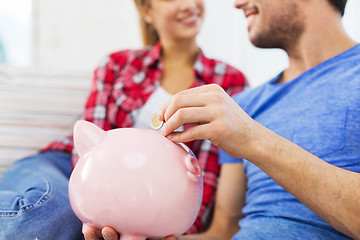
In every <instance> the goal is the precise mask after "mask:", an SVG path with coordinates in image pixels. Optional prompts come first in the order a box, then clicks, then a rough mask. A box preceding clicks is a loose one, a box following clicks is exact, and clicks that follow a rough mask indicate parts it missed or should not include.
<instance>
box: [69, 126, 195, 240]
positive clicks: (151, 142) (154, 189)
mask: <svg viewBox="0 0 360 240" xmlns="http://www.w3.org/2000/svg"><path fill="white" fill-rule="evenodd" d="M74 143H75V148H76V150H77V152H78V154H79V156H80V159H79V162H78V163H77V165H76V167H75V168H74V171H73V172H72V174H71V177H70V182H69V196H70V203H71V207H72V209H73V210H74V212H75V214H76V216H77V217H78V218H79V219H80V220H81V221H82V222H83V223H84V227H85V228H86V227H93V228H96V229H101V228H103V227H105V226H110V227H112V228H114V229H115V230H116V231H117V232H118V233H120V239H121V240H145V239H146V238H158V237H165V236H169V235H180V234H183V233H184V232H186V231H187V230H188V229H189V228H190V227H191V225H192V224H193V222H194V221H195V219H196V216H197V214H198V211H199V208H200V204H201V198H202V175H201V169H200V166H199V163H198V161H197V160H196V158H195V156H194V155H193V154H192V153H191V151H189V150H185V149H186V147H185V148H184V147H182V146H181V145H179V144H175V143H173V142H171V141H170V140H168V139H167V138H165V137H163V136H162V135H161V134H160V133H158V132H156V131H152V130H145V129H135V128H120V129H114V130H110V131H103V130H102V129H100V128H98V127H97V126H96V125H94V124H92V123H90V122H86V121H82V120H80V121H78V122H77V123H76V124H75V128H74Z"/></svg>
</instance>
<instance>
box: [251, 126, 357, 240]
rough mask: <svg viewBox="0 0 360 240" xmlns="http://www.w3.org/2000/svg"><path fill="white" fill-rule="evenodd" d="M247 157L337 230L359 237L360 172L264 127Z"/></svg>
mask: <svg viewBox="0 0 360 240" xmlns="http://www.w3.org/2000/svg"><path fill="white" fill-rule="evenodd" d="M265 133H266V134H265V135H263V138H262V139H261V142H260V141H259V142H257V143H256V144H254V147H253V149H254V150H253V151H252V154H251V156H249V157H248V160H249V161H251V162H252V163H254V164H255V165H257V166H258V167H259V168H260V169H262V170H263V171H264V172H266V173H267V174H268V175H269V176H270V177H271V178H272V179H273V180H274V181H275V182H277V183H278V184H279V185H281V186H282V187H283V188H284V189H285V190H287V191H288V192H289V193H291V194H292V195H293V196H295V197H296V198H297V199H298V200H299V201H301V202H302V203H304V204H305V205H306V206H307V207H309V208H310V209H311V210H312V211H313V212H315V213H316V214H317V215H318V216H320V217H321V218H323V219H324V220H325V221H327V222H328V223H329V224H331V225H332V226H333V227H334V228H336V229H337V230H339V231H341V232H343V233H345V234H347V235H349V236H351V237H353V238H356V239H359V238H360V208H359V206H360V191H359V189H360V174H359V173H355V172H351V171H347V170H344V169H341V168H338V167H336V166H333V165H331V164H329V163H327V162H325V161H323V160H321V159H320V158H318V157H316V156H314V155H313V154H311V153H309V152H307V151H305V150H304V149H302V148H301V147H299V146H298V145H296V144H294V143H292V142H290V141H288V140H286V139H284V138H282V137H280V136H279V135H276V134H275V133H273V132H271V131H270V130H265Z"/></svg>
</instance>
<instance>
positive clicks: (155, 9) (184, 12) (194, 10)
mask: <svg viewBox="0 0 360 240" xmlns="http://www.w3.org/2000/svg"><path fill="white" fill-rule="evenodd" d="M144 18H145V21H147V22H148V23H150V24H151V25H153V26H154V28H155V29H156V31H157V32H158V34H159V37H160V40H161V41H164V40H167V41H169V40H172V41H178V40H180V41H181V40H192V39H195V37H196V36H197V34H198V33H199V32H200V28H201V25H202V21H203V18H204V3H203V0H150V7H149V8H148V9H146V10H145V14H144Z"/></svg>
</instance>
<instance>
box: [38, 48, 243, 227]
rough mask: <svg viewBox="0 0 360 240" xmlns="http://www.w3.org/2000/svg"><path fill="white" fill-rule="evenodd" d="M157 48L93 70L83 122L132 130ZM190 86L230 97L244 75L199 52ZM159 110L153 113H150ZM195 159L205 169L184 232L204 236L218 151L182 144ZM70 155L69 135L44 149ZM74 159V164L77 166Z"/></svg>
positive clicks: (153, 76) (158, 69) (149, 86)
mask: <svg viewBox="0 0 360 240" xmlns="http://www.w3.org/2000/svg"><path fill="white" fill-rule="evenodd" d="M160 53H161V45H160V44H157V45H156V46H155V47H150V48H145V49H141V50H125V51H119V52H115V53H113V54H111V55H110V56H109V57H108V58H107V59H106V61H105V62H104V64H103V65H102V66H100V67H99V68H97V69H96V70H95V73H94V77H93V84H92V87H91V92H90V95H89V97H88V100H87V103H86V107H85V111H84V114H83V118H84V119H85V120H87V121H90V122H93V123H95V124H96V125H97V126H99V127H100V128H102V129H104V130H110V129H114V128H123V127H132V126H133V124H134V119H136V117H137V113H138V111H136V110H137V109H139V108H140V107H142V106H143V105H144V104H145V102H146V101H147V99H148V98H149V96H150V95H151V94H152V93H153V92H154V90H155V88H156V84H157V83H158V82H159V80H160V77H161V74H162V70H163V64H162V59H161V54H160ZM194 74H195V76H196V80H195V83H194V84H193V86H192V87H197V86H200V85H204V84H210V83H216V84H218V85H220V86H221V87H223V88H224V90H225V91H226V92H227V93H228V94H229V95H233V94H235V93H238V92H240V91H241V90H243V89H244V87H245V86H246V85H247V80H246V78H245V76H244V75H243V74H242V73H241V72H239V71H238V70H237V69H235V68H234V67H231V66H229V65H227V64H225V63H223V62H221V61H217V60H213V59H209V58H207V57H205V55H204V54H203V53H202V52H201V51H200V53H199V54H198V56H197V59H196V62H195V64H194ZM157 110H158V109H154V112H155V111H157ZM186 144H187V145H188V146H189V147H190V148H191V149H192V151H193V152H194V153H195V155H196V156H197V158H198V160H199V163H200V166H201V168H202V170H203V183H204V188H203V198H202V205H201V208H200V212H199V215H198V217H197V219H196V220H195V223H194V225H193V226H192V227H191V228H190V229H189V231H188V232H187V233H195V232H201V231H204V230H205V229H206V228H207V227H208V225H209V223H210V220H211V215H212V214H211V213H212V209H213V206H214V199H215V190H216V185H217V179H218V176H219V168H220V167H219V164H218V149H217V147H216V146H214V145H212V144H211V143H210V142H209V141H207V140H197V141H193V142H189V143H186ZM46 150H62V151H67V152H72V151H73V141H72V136H69V137H68V138H66V139H64V140H63V141H57V142H53V143H52V144H50V145H49V146H48V147H46V148H44V149H43V151H46ZM76 161H77V160H76V155H75V156H74V157H73V163H76Z"/></svg>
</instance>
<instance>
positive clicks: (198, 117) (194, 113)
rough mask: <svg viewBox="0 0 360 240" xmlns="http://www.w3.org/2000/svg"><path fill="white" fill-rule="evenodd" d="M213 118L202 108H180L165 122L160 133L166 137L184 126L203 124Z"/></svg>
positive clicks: (210, 113)
mask: <svg viewBox="0 0 360 240" xmlns="http://www.w3.org/2000/svg"><path fill="white" fill-rule="evenodd" d="M213 117H214V114H213V113H212V112H211V111H208V109H205V108H203V107H188V108H181V109H179V110H177V111H176V112H175V113H174V114H173V115H172V116H171V117H170V118H169V119H168V120H167V121H166V123H165V125H164V126H163V128H162V131H161V133H162V134H163V135H164V136H167V135H168V134H170V133H172V132H173V131H175V130H176V129H178V128H179V127H180V126H182V125H184V124H204V123H208V122H210V121H211V120H212V119H213Z"/></svg>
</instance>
